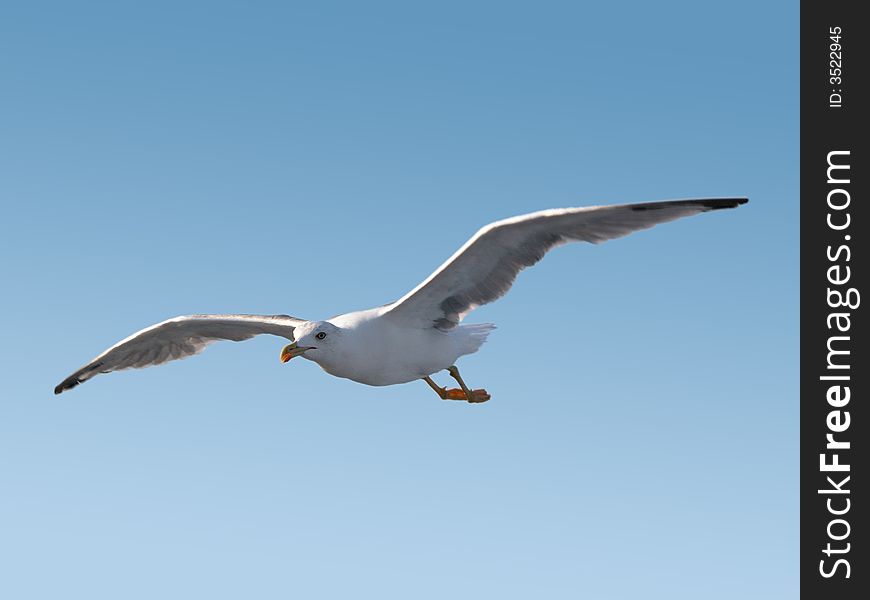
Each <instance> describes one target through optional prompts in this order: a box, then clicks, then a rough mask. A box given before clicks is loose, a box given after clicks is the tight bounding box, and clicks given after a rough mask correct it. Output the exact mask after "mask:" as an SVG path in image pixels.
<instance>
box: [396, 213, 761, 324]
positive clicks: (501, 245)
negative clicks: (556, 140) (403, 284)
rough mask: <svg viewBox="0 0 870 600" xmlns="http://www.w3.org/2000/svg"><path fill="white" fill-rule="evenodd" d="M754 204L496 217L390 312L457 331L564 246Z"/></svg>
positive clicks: (399, 317)
mask: <svg viewBox="0 0 870 600" xmlns="http://www.w3.org/2000/svg"><path fill="white" fill-rule="evenodd" d="M746 202H748V200H747V199H746V198H714V199H706V200H673V201H670V202H647V203H643V204H621V205H614V206H589V207H584V208H558V209H551V210H544V211H541V212H536V213H531V214H528V215H522V216H519V217H513V218H511V219H505V220H503V221H496V222H495V223H491V224H489V225H487V226H486V227H484V228H483V229H481V230H480V231H478V232H477V233H476V234H475V235H474V237H472V238H471V239H470V240H468V241H467V242H466V243H465V245H464V246H462V248H460V249H459V250H457V252H456V254H454V255H453V256H451V257H450V258H449V259H448V260H447V262H445V263H444V264H443V265H441V266H440V267H439V268H438V269H437V270H436V271H435V272H434V273H432V274H431V275H430V276H429V278H428V279H426V280H425V281H424V282H423V283H421V284H420V285H418V286H417V287H416V288H414V289H413V290H411V291H410V292H408V293H407V294H406V295H405V296H403V297H402V298H401V299H399V300H398V301H397V302H395V303H393V304H392V305H389V306H387V307H386V309H385V310H384V315H385V316H386V315H389V317H390V318H394V319H397V320H401V321H402V322H404V323H405V324H408V325H415V326H419V327H431V326H434V327H438V328H440V329H450V328H451V327H455V326H456V325H457V324H458V323H459V322H460V321H461V320H462V318H463V317H464V316H465V315H466V314H468V313H469V312H471V311H472V310H474V309H475V308H477V307H478V306H481V305H483V304H487V303H489V302H492V301H494V300H497V299H498V298H500V297H502V296H503V295H505V294H506V293H507V291H508V290H509V289H510V287H511V285H512V284H513V282H514V279H516V276H517V274H518V273H519V272H520V271H521V270H523V269H524V268H526V267H530V266H532V265H534V264H535V263H537V262H538V261H539V260H541V259H542V258H543V257H544V254H546V253H547V251H549V250H550V249H552V248H555V247H556V246H559V245H561V244H565V243H567V242H591V243H593V244H598V243H600V242H604V241H606V240H611V239H614V238H618V237H622V236H624V235H628V234H629V233H632V232H633V231H638V230H640V229H647V228H649V227H652V226H653V225H657V224H659V223H665V222H667V221H673V220H674V219H679V218H680V217H687V216H689V215H695V214H698V213H702V212H707V211H710V210H717V209H723V208H735V207H736V206H738V205H740V204H745V203H746Z"/></svg>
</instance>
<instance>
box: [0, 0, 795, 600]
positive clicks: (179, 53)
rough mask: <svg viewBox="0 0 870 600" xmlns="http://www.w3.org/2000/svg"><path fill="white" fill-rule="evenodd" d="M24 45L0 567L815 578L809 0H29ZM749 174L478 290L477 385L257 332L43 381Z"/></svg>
mask: <svg viewBox="0 0 870 600" xmlns="http://www.w3.org/2000/svg"><path fill="white" fill-rule="evenodd" d="M0 72H2V73H3V79H4V82H3V87H4V91H3V94H2V96H0V105H2V110H0V130H2V135H0V170H2V177H0V201H2V203H3V214H4V218H3V220H2V228H3V235H2V236H0V250H2V252H0V256H2V258H0V276H2V280H3V281H4V282H5V286H4V287H5V293H4V294H3V295H2V297H0V304H2V314H3V315H5V316H4V319H3V329H4V341H5V343H4V344H2V346H0V358H2V361H3V364H4V365H5V367H6V377H5V378H4V382H3V393H2V400H0V488H2V490H3V492H2V494H0V531H2V536H0V565H2V572H3V574H2V577H0V596H3V597H8V598H19V599H23V598H58V597H64V598H88V599H96V598H119V597H123V598H130V599H136V598H149V599H150V598H155V597H161V598H188V597H191V596H193V597H209V598H238V597H257V598H287V597H304V598H347V597H354V598H408V597H413V598H444V597H451V598H487V597H499V598H529V597H547V598H607V599H610V598H613V599H616V598H638V597H644V598H668V599H674V598H699V597H704V598H728V599H731V598H736V597H740V598H765V599H771V598H793V597H795V596H796V594H797V589H798V577H797V560H798V555H797V553H798V508H799V507H798V497H797V486H798V456H797V451H798V384H797V371H798V340H799V335H798V212H797V209H798V166H799V165H798V133H799V132H798V109H799V105H798V6H797V4H796V3H784V2H771V3H763V4H758V3H749V2H729V3H722V4H720V5H718V6H710V5H706V4H705V5H702V4H698V3H692V2H657V3H655V4H649V3H608V4H607V6H604V5H602V4H601V3H594V4H590V5H582V4H580V3H568V2H566V3H540V2H536V3H524V4H521V3H501V2H500V3H467V2H462V3H449V2H447V3H437V4H430V5H428V6H423V5H419V4H416V5H414V6H412V5H411V3H398V2H397V3H376V4H372V3H365V4H363V3H334V2H328V3H318V5H317V6H316V7H315V6H312V3H299V4H290V3H229V2H225V3H224V2H210V3H193V2H183V3H175V2H173V3H168V2H167V3H164V2H151V3H147V4H146V3H135V2H111V3H97V2H86V3H77V4H76V5H73V4H70V3H56V4H50V3H42V2H32V3H18V4H17V5H16V6H6V7H4V8H3V9H2V18H0ZM729 195H741V196H744V195H745V196H748V197H750V198H751V202H750V204H749V205H747V206H745V207H742V208H740V209H739V210H736V211H728V212H722V213H714V214H709V215H701V216H699V217H696V218H693V219H687V220H683V221H681V222H678V223H673V224H668V225H665V226H662V227H659V228H656V229H654V230H651V231H648V232H642V233H639V234H636V235H633V236H631V237H628V238H625V239H622V240H618V241H614V242H611V243H607V244H604V245H601V246H595V247H593V246H589V245H573V246H568V247H564V248H560V249H558V250H556V251H554V252H553V253H552V254H550V255H548V257H547V258H546V259H545V260H544V261H543V262H542V263H540V264H539V265H538V266H536V267H535V268H534V269H531V270H529V271H526V272H524V273H523V274H522V275H521V276H520V278H519V280H518V282H517V285H516V286H515V287H514V289H513V290H512V291H511V293H510V294H509V295H508V296H507V297H506V298H504V299H502V300H501V301H499V302H497V303H495V304H492V305H489V306H486V307H483V308H481V309H479V310H478V311H476V312H475V313H473V314H472V315H471V316H470V317H469V319H468V321H469V322H487V321H491V322H495V323H497V324H498V326H499V329H498V330H496V331H495V332H494V333H493V334H492V335H491V336H490V340H489V342H488V343H487V344H486V345H485V346H484V347H483V349H482V351H481V352H479V353H478V354H475V355H472V356H470V357H466V358H464V359H463V360H462V361H461V362H460V367H461V368H462V372H463V375H464V376H465V378H466V380H467V381H468V382H469V383H470V384H471V385H473V386H474V387H486V388H487V389H488V390H489V391H490V392H491V393H492V395H493V399H492V401H490V402H489V403H487V404H484V405H479V406H469V405H466V404H462V403H458V402H450V403H448V402H441V401H439V400H437V399H436V398H435V397H434V395H433V394H432V392H431V391H430V390H429V389H428V388H427V387H426V385H425V384H423V383H419V384H417V383H412V384H408V385H403V386H395V387H391V388H369V387H365V386H361V385H357V384H353V383H351V382H348V381H344V380H338V379H334V378H331V377H328V376H326V375H325V374H324V373H322V372H321V371H320V369H319V368H318V367H317V366H316V365H314V364H313V363H308V362H305V361H293V362H291V363H289V364H288V365H281V364H280V363H279V361H278V354H279V352H280V349H281V347H282V345H283V344H282V342H281V340H279V339H275V338H267V337H263V338H258V339H255V340H252V341H249V342H246V343H244V344H230V343H227V344H222V345H218V346H213V347H212V348H210V349H209V350H208V351H207V352H206V353H205V354H204V355H203V356H199V357H195V358H192V359H190V360H187V361H181V362H177V363H172V364H170V365H167V366H164V367H161V368H159V369H148V370H144V371H135V372H125V373H119V374H114V375H111V376H105V377H101V378H97V379H95V380H94V381H92V382H90V383H88V384H87V385H84V386H82V387H81V388H78V389H76V390H74V391H72V392H70V393H69V394H64V395H63V396H59V397H55V396H53V395H52V393H51V392H52V388H53V386H54V385H55V384H56V383H57V382H58V381H60V380H61V379H62V378H63V377H65V376H66V375H67V374H69V373H70V372H71V371H72V370H73V369H75V368H77V367H78V366H80V365H81V364H83V363H84V362H86V361H87V360H89V359H90V358H92V357H93V356H94V355H96V354H97V353H99V352H100V351H102V350H103V349H104V348H105V347H107V346H108V345H110V344H112V343H114V342H115V341H117V340H118V339H120V338H122V337H125V336H126V335H128V334H129V333H131V332H133V331H136V330H138V329H140V328H142V327H144V326H146V325H149V324H151V323H154V322H157V321H160V320H162V319H164V318H167V317H171V316H175V315H179V314H187V313H192V312H253V313H258V312H259V313H275V312H287V313H290V314H293V315H298V316H301V317H308V318H325V317H328V316H330V315H333V314H336V313H340V312H345V311H348V310H353V309H359V308H366V307H369V306H374V305H378V304H383V303H385V302H388V301H391V300H393V299H395V298H397V297H399V296H400V295H402V294H403V293H404V292H406V291H407V290H408V289H410V288H411V287H412V286H414V285H415V284H416V283H418V282H419V281H420V280H422V279H423V278H424V277H425V276H427V275H428V274H429V272H430V271H431V270H432V269H433V268H434V267H436V266H437V265H438V264H440V262H441V261H442V260H444V259H445V258H446V257H447V256H449V255H450V254H451V253H452V252H453V251H454V250H455V249H456V248H457V247H458V246H459V245H461V244H462V243H463V242H464V241H465V240H466V239H467V238H468V237H469V236H470V235H471V234H472V233H473V232H474V231H475V230H476V229H477V228H478V227H480V226H481V225H484V224H486V223H488V222H490V221H493V220H495V219H498V218H503V217H507V216H511V215H515V214H521V213H524V212H529V211H532V210H538V209H542V208H549V207H556V206H572V205H574V206H576V205H584V204H598V203H617V202H633V201H646V200H658V199H667V198H680V197H693V196H729ZM437 379H439V380H440V381H442V382H446V381H447V378H446V374H444V375H440V376H437Z"/></svg>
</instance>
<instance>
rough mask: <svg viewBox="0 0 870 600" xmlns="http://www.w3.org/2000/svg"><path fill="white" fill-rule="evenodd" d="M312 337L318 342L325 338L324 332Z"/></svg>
mask: <svg viewBox="0 0 870 600" xmlns="http://www.w3.org/2000/svg"><path fill="white" fill-rule="evenodd" d="M314 337H316V338H317V339H318V340H322V339H323V338H325V337H326V334H325V333H324V332H322V331H321V332H320V333H318V334H317V335H315V336H314Z"/></svg>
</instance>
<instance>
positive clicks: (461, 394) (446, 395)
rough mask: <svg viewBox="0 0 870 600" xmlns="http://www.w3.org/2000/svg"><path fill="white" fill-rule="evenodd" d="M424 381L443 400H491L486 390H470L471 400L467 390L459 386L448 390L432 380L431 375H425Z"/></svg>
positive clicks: (477, 401)
mask: <svg viewBox="0 0 870 600" xmlns="http://www.w3.org/2000/svg"><path fill="white" fill-rule="evenodd" d="M423 381H425V382H426V383H428V384H429V387H430V388H432V389H433V390H435V393H436V394H438V397H439V398H441V399H442V400H464V401H466V402H473V403H479V402H486V401H487V400H489V394H487V393H486V390H468V392H469V393H470V394H471V400H469V399H468V398H469V396H468V395H467V394H466V391H465V390H461V389H459V388H452V389H449V390H448V389H447V388H446V387H439V386H438V384H436V383H435V382H434V381H432V378H431V377H429V376H426V377H424V378H423ZM466 389H467V388H466Z"/></svg>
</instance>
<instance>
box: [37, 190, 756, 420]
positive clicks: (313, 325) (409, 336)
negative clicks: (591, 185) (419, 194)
mask: <svg viewBox="0 0 870 600" xmlns="http://www.w3.org/2000/svg"><path fill="white" fill-rule="evenodd" d="M746 202H748V199H747V198H708V199H692V200H671V201H665V202H646V203H640V204H618V205H609V206H587V207H581V208H557V209H550V210H542V211H539V212H534V213H530V214H526V215H521V216H518V217H513V218H510V219H504V220H502V221H496V222H494V223H490V224H489V225H487V226H485V227H483V228H482V229H480V230H479V231H478V232H477V233H476V234H475V235H474V236H472V237H471V239H469V240H468V241H467V242H466V243H465V245H463V246H462V247H461V248H460V249H459V250H457V251H456V253H455V254H453V256H451V257H450V258H449V259H447V261H446V262H445V263H444V264H442V265H441V266H440V267H438V269H436V270H435V272H434V273H432V274H431V275H429V277H427V278H426V279H425V280H424V281H423V282H422V283H420V285H418V286H417V287H415V288H414V289H412V290H411V291H410V292H408V293H407V294H405V295H404V296H402V297H401V298H399V300H397V301H395V302H392V303H390V304H386V305H384V306H380V307H377V308H371V309H368V310H361V311H355V312H349V313H345V314H342V315H338V316H337V317H332V318H330V319H326V320H324V321H307V320H305V319H300V318H297V317H291V316H288V315H248V314H227V315H188V316H182V317H175V318H174V319H169V320H166V321H163V322H162V323H157V324H156V325H152V326H151V327H147V328H145V329H143V330H142V331H139V332H137V333H134V334H133V335H131V336H130V337H128V338H125V339H123V340H121V341H120V342H118V343H117V344H115V345H114V346H112V347H111V348H109V349H108V350H106V351H105V352H103V353H102V354H100V355H99V356H97V357H96V358H95V359H94V360H92V361H91V362H89V363H88V364H86V365H85V366H83V367H82V368H81V369H79V370H78V371H76V372H75V373H73V374H72V375H70V376H69V377H67V378H66V379H64V380H63V381H62V382H61V383H60V384H59V385H58V386H57V387H56V388H54V393H55V394H60V393H61V392H64V391H66V390H69V389H72V388H74V387H75V386H77V385H79V384H80V383H83V382H85V381H87V380H89V379H91V378H92V377H94V376H95V375H99V374H101V373H111V372H112V371H120V370H122V369H139V368H142V367H149V366H152V365H160V364H163V363H165V362H168V361H171V360H176V359H180V358H186V357H188V356H192V355H194V354H198V353H199V352H201V351H202V350H203V349H204V348H205V347H206V346H208V345H209V344H211V343H212V342H215V341H218V340H231V341H234V342H239V341H242V340H247V339H250V338H252V337H254V336H256V335H261V334H270V335H274V336H278V337H283V338H286V339H287V340H289V341H290V342H291V343H290V344H287V345H286V346H284V348H283V349H282V350H281V362H282V363H286V362H287V361H289V360H290V359H292V358H295V357H297V356H301V357H302V358H305V359H308V360H311V361H314V362H315V363H317V364H318V365H320V367H321V368H322V369H323V370H324V371H326V372H327V373H329V374H330V375H334V376H335V377H343V378H346V379H350V380H352V381H356V382H358V383H364V384H366V385H372V386H385V385H396V384H400V383H408V382H411V381H416V380H423V381H425V382H426V383H427V384H428V385H429V387H431V388H432V389H433V390H434V391H435V393H436V394H437V395H438V397H439V398H441V399H442V400H460V401H464V402H469V403H472V404H475V403H481V402H486V401H487V400H489V399H490V395H489V393H488V392H487V391H486V390H485V389H471V388H469V387H468V386H467V385H466V383H465V381H463V379H462V376H461V375H460V374H459V369H458V368H457V367H456V364H455V363H456V361H457V359H458V358H459V357H461V356H465V355H466V354H472V353H474V352H477V350H478V349H479V348H480V346H481V345H482V344H483V343H484V342H485V341H486V339H487V336H488V335H489V333H490V331H492V330H493V329H494V328H495V325H493V324H491V323H483V324H476V325H466V324H462V319H463V318H464V317H465V316H466V315H467V314H468V313H470V312H471V311H472V310H474V309H475V308H477V307H478V306H482V305H484V304H488V303H489V302H493V301H494V300H497V299H498V298H501V297H502V296H504V295H505V294H506V293H507V291H508V290H509V289H510V287H511V286H512V285H513V282H514V280H515V279H516V277H517V274H518V273H519V272H520V271H521V270H523V269H524V268H526V267H530V266H532V265H534V264H535V263H537V262H538V261H539V260H541V259H542V258H543V257H544V255H545V254H546V253H547V252H548V251H549V250H551V249H553V248H555V247H556V246H560V245H562V244H565V243H568V242H590V243H593V244H598V243H601V242H604V241H607V240H611V239H614V238H619V237H622V236H625V235H628V234H629V233H632V232H634V231H639V230H641V229H648V228H650V227H652V226H653V225H657V224H659V223H665V222H667V221H673V220H675V219H679V218H681V217H687V216H690V215H696V214H698V213H702V212H707V211H711V210H720V209H727V208H735V207H737V206H739V205H741V204H745V203H746ZM444 370H446V371H447V372H448V373H449V374H450V376H451V377H452V378H453V379H455V380H456V383H457V384H458V385H459V387H458V388H450V389H448V388H446V387H441V386H439V385H438V384H436V383H435V381H433V380H432V377H431V376H432V375H433V374H435V373H437V372H440V371H444Z"/></svg>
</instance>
